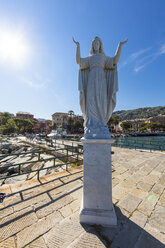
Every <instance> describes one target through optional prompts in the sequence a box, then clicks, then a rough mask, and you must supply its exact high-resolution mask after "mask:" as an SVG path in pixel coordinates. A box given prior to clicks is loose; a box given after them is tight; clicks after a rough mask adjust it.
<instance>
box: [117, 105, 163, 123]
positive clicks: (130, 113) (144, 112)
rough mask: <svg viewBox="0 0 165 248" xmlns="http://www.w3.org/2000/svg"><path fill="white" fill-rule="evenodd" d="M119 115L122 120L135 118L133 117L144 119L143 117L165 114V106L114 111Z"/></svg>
mask: <svg viewBox="0 0 165 248" xmlns="http://www.w3.org/2000/svg"><path fill="white" fill-rule="evenodd" d="M114 114H117V115H118V116H119V120H120V121H124V120H133V119H142V118H149V117H153V116H157V115H160V114H162V115H165V107H163V106H158V107H153V108H152V107H147V108H138V109H133V110H121V111H115V112H114V113H113V115H114Z"/></svg>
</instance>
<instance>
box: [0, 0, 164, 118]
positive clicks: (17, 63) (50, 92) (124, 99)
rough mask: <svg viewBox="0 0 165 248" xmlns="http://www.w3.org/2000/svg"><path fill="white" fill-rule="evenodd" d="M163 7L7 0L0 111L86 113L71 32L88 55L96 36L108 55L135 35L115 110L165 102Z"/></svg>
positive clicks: (94, 0) (118, 0)
mask: <svg viewBox="0 0 165 248" xmlns="http://www.w3.org/2000/svg"><path fill="white" fill-rule="evenodd" d="M164 10H165V1H164V0H157V1H155V0H150V1H149V0H148V1H144V0H138V1H135V0H113V1H111V0H102V1H98V0H83V1H80V0H35V1H34V0H24V1H22V0H20V1H18V0H12V1H11V0H0V53H1V54H0V111H8V112H11V113H14V114H15V113H16V112H17V111H25V112H30V113H32V114H34V116H35V117H36V118H46V119H51V115H52V114H53V113H54V112H67V111H69V110H74V111H75V113H76V114H81V111H80V107H79V95H78V66H77V64H76V62H75V52H76V47H75V44H74V43H73V42H72V36H74V38H75V40H77V41H79V42H80V48H81V56H82V57H86V56H88V54H89V50H90V46H91V40H92V39H93V38H94V37H95V36H99V37H100V38H101V39H102V41H103V47H104V51H105V53H106V55H109V56H113V55H114V54H115V52H116V48H117V45H118V43H119V42H120V41H123V40H124V39H125V38H126V37H128V39H129V41H128V43H127V44H126V45H125V46H124V47H123V50H122V53H121V58H120V61H119V64H118V76H119V92H118V94H117V106H116V108H115V110H123V109H124V110H127V109H135V108H140V107H154V106H165V69H164V65H165V28H164V27H165V15H164ZM4 33H5V34H6V33H7V34H8V37H10V38H9V43H7V44H6V43H5V49H7V51H6V53H5V54H4V51H2V48H3V46H4V45H2V40H1V39H2V37H3V35H4ZM13 37H15V39H16V40H19V47H18V46H17V44H16V45H15V46H14V45H10V44H15V43H17V41H16V42H15V40H14V38H13ZM17 38H18V39H17ZM12 41H13V42H12ZM10 42H12V43H10ZM21 48H22V50H21ZM2 55H3V56H2Z"/></svg>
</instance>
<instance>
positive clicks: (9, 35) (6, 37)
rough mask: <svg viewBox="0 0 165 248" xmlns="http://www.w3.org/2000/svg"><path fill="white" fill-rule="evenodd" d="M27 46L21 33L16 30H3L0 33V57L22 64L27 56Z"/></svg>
mask: <svg viewBox="0 0 165 248" xmlns="http://www.w3.org/2000/svg"><path fill="white" fill-rule="evenodd" d="M27 52H28V47H27V45H26V42H25V40H24V39H23V35H22V34H21V33H18V32H15V33H14V32H9V31H3V32H1V33H0V58H1V60H3V61H12V62H14V63H16V64H22V63H23V62H25V59H26V57H27Z"/></svg>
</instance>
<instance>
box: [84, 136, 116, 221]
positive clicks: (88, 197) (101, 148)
mask: <svg viewBox="0 0 165 248" xmlns="http://www.w3.org/2000/svg"><path fill="white" fill-rule="evenodd" d="M81 140H82V142H83V146H84V187H83V199H82V207H81V212H80V222H81V223H88V224H97V225H102V226H114V225H117V218H116V214H115V210H114V207H113V204H112V171H111V144H112V143H113V140H112V139H104V140H103V139H84V138H83V139H81Z"/></svg>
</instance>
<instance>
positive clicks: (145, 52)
mask: <svg viewBox="0 0 165 248" xmlns="http://www.w3.org/2000/svg"><path fill="white" fill-rule="evenodd" d="M164 53H165V43H164V44H163V45H161V46H160V48H159V49H157V51H155V52H153V48H152V47H147V48H144V49H140V50H139V51H137V52H135V53H132V54H131V55H130V56H129V57H128V59H127V60H126V61H124V62H123V63H122V64H121V65H120V66H119V69H121V68H122V67H124V66H126V65H128V64H131V63H132V64H133V71H134V72H136V73H137V72H139V71H141V70H142V69H144V68H145V67H147V66H148V65H149V64H151V63H153V62H154V61H155V60H156V59H157V58H158V57H159V56H161V55H163V54H164Z"/></svg>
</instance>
